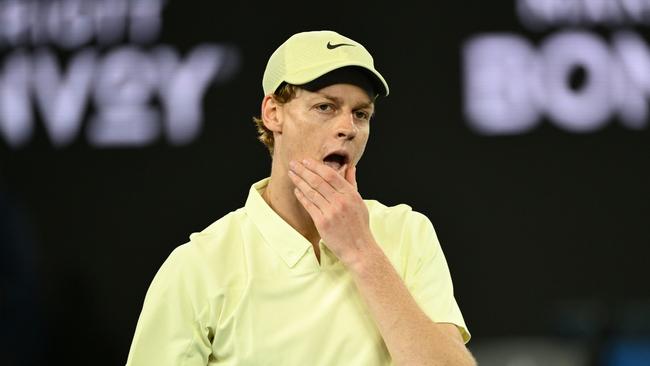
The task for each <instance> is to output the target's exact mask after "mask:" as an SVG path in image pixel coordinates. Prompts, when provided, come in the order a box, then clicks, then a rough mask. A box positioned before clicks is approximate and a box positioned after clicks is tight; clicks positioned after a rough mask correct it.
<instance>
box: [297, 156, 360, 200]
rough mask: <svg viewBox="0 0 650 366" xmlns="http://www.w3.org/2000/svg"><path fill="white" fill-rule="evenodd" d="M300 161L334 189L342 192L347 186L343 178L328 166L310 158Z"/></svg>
mask: <svg viewBox="0 0 650 366" xmlns="http://www.w3.org/2000/svg"><path fill="white" fill-rule="evenodd" d="M302 163H303V165H304V166H305V167H306V168H307V169H309V170H310V171H311V172H313V173H314V174H316V175H318V176H319V177H321V179H323V180H324V181H325V182H327V184H329V185H330V186H331V187H332V188H333V189H334V190H335V191H338V192H342V191H344V190H345V189H346V188H349V187H348V185H347V184H346V181H345V179H344V178H343V177H341V175H340V174H338V173H337V172H336V171H335V170H334V169H332V168H330V167H329V166H327V165H325V164H323V163H321V162H317V161H315V160H311V159H305V160H303V161H302Z"/></svg>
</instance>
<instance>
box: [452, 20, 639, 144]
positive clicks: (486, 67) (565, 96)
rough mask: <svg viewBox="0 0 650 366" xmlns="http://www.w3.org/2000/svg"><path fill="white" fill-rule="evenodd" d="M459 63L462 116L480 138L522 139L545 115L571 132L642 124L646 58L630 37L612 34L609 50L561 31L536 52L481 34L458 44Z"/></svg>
mask: <svg viewBox="0 0 650 366" xmlns="http://www.w3.org/2000/svg"><path fill="white" fill-rule="evenodd" d="M464 60H465V114H466V115H467V117H468V120H469V122H470V125H471V126H472V127H473V128H474V129H476V130H477V131H478V132H480V133H483V134H491V135H494V134H516V133H523V132H527V131H529V130H532V129H533V128H534V127H535V126H536V125H537V124H538V123H539V121H540V119H541V117H542V116H544V115H545V116H547V117H549V120H550V121H551V122H552V123H554V124H556V125H557V126H558V127H559V128H561V129H563V130H567V131H570V132H578V133H585V132H591V131H595V130H598V129H600V128H602V127H603V126H604V124H605V123H607V121H608V120H609V119H611V118H612V117H614V116H618V117H620V119H621V121H622V123H623V124H624V125H625V126H626V127H628V128H643V127H645V126H646V124H647V122H646V121H647V117H648V110H647V106H646V100H647V98H648V96H650V52H649V50H648V47H647V45H645V42H643V40H642V39H641V38H640V37H638V36H637V35H635V34H633V33H629V32H625V33H618V34H617V35H616V37H614V41H613V46H612V47H611V48H610V47H609V46H608V45H607V44H606V43H605V42H604V41H603V40H602V38H600V37H598V36H597V35H594V34H591V33H587V32H576V31H566V32H560V33H557V34H555V35H553V36H551V37H550V38H549V39H547V40H546V41H545V42H543V43H542V45H541V46H540V47H539V49H535V48H534V47H533V45H532V44H531V43H530V42H528V41H527V40H526V39H525V38H523V37H520V36H517V35H514V34H491V35H490V34H488V35H482V36H479V37H475V38H473V39H471V40H470V41H469V42H468V43H467V44H466V45H465V48H464ZM580 73H582V76H581V77H577V79H578V80H579V81H578V82H575V85H573V84H574V82H573V81H572V79H574V78H575V77H576V75H578V74H580Z"/></svg>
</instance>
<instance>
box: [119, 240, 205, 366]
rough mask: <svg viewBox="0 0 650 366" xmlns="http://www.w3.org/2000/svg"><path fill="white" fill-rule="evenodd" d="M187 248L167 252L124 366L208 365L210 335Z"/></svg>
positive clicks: (155, 278) (145, 301)
mask: <svg viewBox="0 0 650 366" xmlns="http://www.w3.org/2000/svg"><path fill="white" fill-rule="evenodd" d="M189 245H191V244H185V245H182V246H180V247H178V248H176V249H175V250H174V251H173V252H172V253H171V255H170V256H169V257H168V258H167V260H166V261H165V262H164V263H163V265H162V266H161V267H160V269H159V270H158V272H157V273H156V276H155V277H154V279H153V281H152V283H151V285H150V286H149V289H148V291H147V294H146V296H145V300H144V305H143V307H142V311H141V313H140V317H139V319H138V324H137V326H136V330H135V334H134V336H133V341H132V343H131V349H130V351H129V356H128V359H127V362H126V364H127V366H145V365H156V366H167V365H169V366H172V365H174V366H198V365H207V364H208V358H209V356H210V353H211V349H212V348H211V342H210V339H211V338H212V335H211V329H210V328H209V327H208V326H207V325H206V320H205V318H206V314H205V312H206V311H207V310H206V308H207V307H206V306H205V301H203V300H202V298H201V291H202V289H201V287H202V284H201V281H200V278H199V277H200V276H197V275H195V274H194V273H193V271H194V270H193V268H195V267H197V263H193V260H194V259H193V257H192V255H191V253H190V248H189V247H188V246H189Z"/></svg>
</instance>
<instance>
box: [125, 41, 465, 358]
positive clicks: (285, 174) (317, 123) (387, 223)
mask: <svg viewBox="0 0 650 366" xmlns="http://www.w3.org/2000/svg"><path fill="white" fill-rule="evenodd" d="M262 84H263V88H264V93H265V97H264V99H263V101H262V107H261V117H260V118H256V119H255V120H256V122H257V124H258V130H259V131H260V139H261V140H262V141H263V142H265V144H266V145H267V147H268V148H269V151H270V152H271V155H272V167H271V176H270V177H269V178H267V179H264V180H262V181H260V182H258V183H255V184H254V185H253V186H252V187H251V189H250V192H249V196H248V199H247V201H246V204H245V206H244V207H243V208H241V209H239V210H237V211H234V212H231V213H230V214H228V215H226V216H224V217H223V218H221V219H220V220H218V221H216V222H215V223H214V224H212V225H210V226H209V227H208V228H206V229H205V230H203V231H202V232H200V233H197V234H193V235H191V236H190V242H189V243H187V244H185V245H181V246H180V247H178V248H177V249H176V250H174V252H173V253H172V254H171V255H170V257H169V258H168V259H167V260H166V261H165V263H164V264H163V266H162V267H161V268H160V270H159V272H158V273H157V275H156V277H155V278H154V280H153V282H152V284H151V287H150V289H149V291H148V293H147V296H146V299H145V302H144V307H143V310H142V313H141V315H140V319H139V321H138V326H137V329H136V331H135V336H134V339H133V343H132V345H131V350H130V354H129V358H128V361H127V364H128V365H132V366H137V365H156V366H163V365H310V366H311V365H391V364H394V365H425V364H426V365H474V361H473V358H472V357H471V355H470V354H469V352H468V350H467V349H466V347H465V344H464V343H465V342H467V341H468V340H469V333H468V331H467V328H466V326H465V324H464V321H463V317H462V315H461V312H460V310H459V308H458V306H457V304H456V301H455V299H454V295H453V290H452V283H451V278H450V275H449V270H448V268H447V264H446V261H445V257H444V255H443V253H442V250H441V248H440V245H439V243H438V240H437V238H436V235H435V232H434V229H433V227H432V225H431V223H430V222H429V220H428V219H427V218H426V217H425V216H424V215H422V214H419V213H417V212H414V211H412V210H411V209H410V207H408V206H406V205H398V206H395V207H386V206H384V205H382V204H380V203H379V202H376V201H364V200H363V199H362V198H361V196H360V195H359V193H358V189H357V183H356V165H357V163H358V162H359V159H360V158H361V156H362V155H363V151H364V148H365V146H366V142H367V140H368V135H369V128H370V119H371V117H372V115H373V113H374V107H375V103H374V102H375V98H376V97H377V96H378V95H379V96H386V95H388V85H387V83H386V82H385V80H384V78H383V77H382V76H381V75H380V74H379V72H377V70H375V68H374V64H373V59H372V57H371V56H370V54H369V53H368V51H367V50H366V49H365V48H364V47H363V46H362V45H361V44H359V43H357V42H355V41H354V40H352V39H349V38H347V37H344V36H342V35H340V34H338V33H335V32H331V31H318V32H304V33H298V34H296V35H294V36H292V37H290V38H289V39H288V40H287V41H286V42H285V43H284V44H282V45H281V46H280V47H279V48H278V49H277V50H276V51H275V52H274V53H273V55H272V56H271V57H270V59H269V61H268V64H267V67H266V70H265V72H264V77H263V82H262Z"/></svg>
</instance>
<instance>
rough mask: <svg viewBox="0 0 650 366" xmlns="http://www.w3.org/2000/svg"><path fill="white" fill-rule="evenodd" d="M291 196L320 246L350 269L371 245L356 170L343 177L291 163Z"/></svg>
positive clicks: (312, 164) (311, 164) (316, 165)
mask: <svg viewBox="0 0 650 366" xmlns="http://www.w3.org/2000/svg"><path fill="white" fill-rule="evenodd" d="M289 168H290V169H289V177H290V178H291V180H292V181H293V183H294V185H295V186H296V188H295V189H294V194H295V196H296V198H297V199H298V201H299V202H300V203H301V204H302V206H303V207H304V208H305V210H306V211H307V213H309V215H310V216H311V218H312V220H313V221H314V225H315V226H316V229H317V230H318V233H319V234H320V236H321V238H322V239H323V242H324V243H325V245H327V247H328V248H329V249H330V250H331V251H332V252H333V253H334V254H335V255H336V256H337V257H338V258H339V260H341V261H342V262H343V263H344V264H345V265H347V266H350V265H353V264H354V262H355V261H357V260H358V258H359V256H360V255H362V253H363V250H364V249H365V248H366V247H367V246H368V245H371V244H372V243H374V238H373V237H372V233H371V231H370V223H369V216H368V209H367V207H366V205H365V203H364V202H363V198H361V195H360V194H359V192H358V190H357V182H356V167H355V166H350V167H349V168H348V169H347V171H346V172H345V177H343V176H341V175H340V174H338V173H336V171H335V170H334V169H332V168H330V167H329V166H327V165H325V164H323V163H322V162H318V161H315V160H311V159H305V160H303V161H292V162H291V163H290V164H289Z"/></svg>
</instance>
